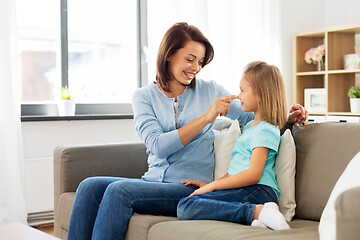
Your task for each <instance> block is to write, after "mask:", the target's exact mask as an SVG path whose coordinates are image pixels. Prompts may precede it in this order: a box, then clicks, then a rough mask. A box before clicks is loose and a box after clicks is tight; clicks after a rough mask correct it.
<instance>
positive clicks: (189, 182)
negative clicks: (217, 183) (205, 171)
mask: <svg viewBox="0 0 360 240" xmlns="http://www.w3.org/2000/svg"><path fill="white" fill-rule="evenodd" d="M181 183H182V184H184V185H185V186H189V185H194V186H196V187H199V188H200V187H203V186H205V185H206V183H203V182H200V181H193V180H186V181H183V182H181Z"/></svg>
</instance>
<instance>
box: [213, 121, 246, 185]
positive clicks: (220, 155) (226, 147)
mask: <svg viewBox="0 0 360 240" xmlns="http://www.w3.org/2000/svg"><path fill="white" fill-rule="evenodd" d="M213 132H214V135H215V139H214V155H215V169H214V180H218V179H219V178H221V177H223V176H224V175H225V174H227V172H228V168H229V163H230V159H231V153H232V150H233V148H234V146H235V143H236V141H237V140H238V138H239V137H240V134H241V133H240V127H239V122H238V120H234V121H232V124H231V126H230V128H229V129H223V130H221V131H218V130H213Z"/></svg>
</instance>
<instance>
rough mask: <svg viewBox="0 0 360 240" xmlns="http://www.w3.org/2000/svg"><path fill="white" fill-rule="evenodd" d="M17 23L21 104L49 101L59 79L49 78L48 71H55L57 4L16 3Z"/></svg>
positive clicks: (39, 1) (45, 0)
mask: <svg viewBox="0 0 360 240" xmlns="http://www.w3.org/2000/svg"><path fill="white" fill-rule="evenodd" d="M38 6H42V7H38ZM45 19H46V20H45ZM17 23H18V49H19V59H20V77H21V80H22V101H23V102H46V101H53V100H55V92H56V88H58V87H59V83H58V82H59V78H58V79H55V78H51V77H49V70H50V69H53V70H54V71H58V61H57V58H58V57H59V48H58V45H59V39H58V33H59V30H60V29H59V28H58V26H59V25H60V4H57V1H48V0H34V1H28V0H17Z"/></svg>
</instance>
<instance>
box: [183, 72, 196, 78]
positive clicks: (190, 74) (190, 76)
mask: <svg viewBox="0 0 360 240" xmlns="http://www.w3.org/2000/svg"><path fill="white" fill-rule="evenodd" d="M184 73H185V75H186V77H187V78H188V79H189V80H191V79H193V78H194V77H195V75H196V74H195V73H187V72H184Z"/></svg>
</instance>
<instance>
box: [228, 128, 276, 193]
mask: <svg viewBox="0 0 360 240" xmlns="http://www.w3.org/2000/svg"><path fill="white" fill-rule="evenodd" d="M253 122H254V121H250V122H249V123H247V124H246V126H245V127H244V130H243V133H242V134H241V136H240V138H239V139H238V140H237V141H236V144H235V147H234V149H233V151H232V153H231V160H230V164H229V169H228V173H229V176H233V175H235V174H238V173H240V172H242V171H244V170H247V169H248V168H249V165H250V159H251V154H252V150H253V149H254V148H256V147H266V148H268V149H269V154H268V157H267V160H266V164H265V168H264V171H263V174H262V175H261V179H260V181H259V182H258V184H262V185H267V186H270V187H271V188H272V189H273V190H274V191H275V193H276V195H277V197H278V199H279V196H280V191H279V188H278V186H277V183H276V180H275V158H276V154H277V152H278V150H279V145H280V130H279V129H278V128H277V127H275V126H274V125H271V124H270V123H268V122H266V121H262V122H261V123H259V124H258V125H257V126H255V127H252V128H249V127H250V126H251V124H252V123H253Z"/></svg>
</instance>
